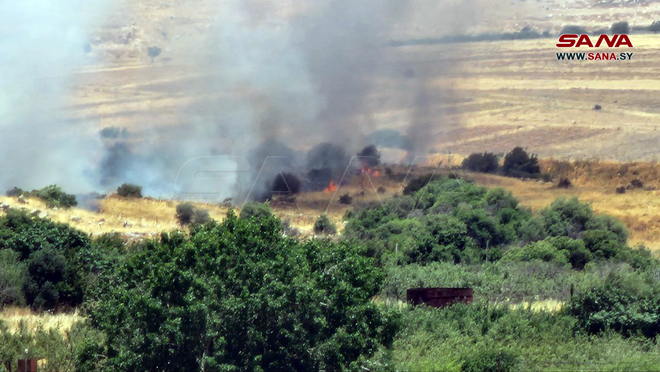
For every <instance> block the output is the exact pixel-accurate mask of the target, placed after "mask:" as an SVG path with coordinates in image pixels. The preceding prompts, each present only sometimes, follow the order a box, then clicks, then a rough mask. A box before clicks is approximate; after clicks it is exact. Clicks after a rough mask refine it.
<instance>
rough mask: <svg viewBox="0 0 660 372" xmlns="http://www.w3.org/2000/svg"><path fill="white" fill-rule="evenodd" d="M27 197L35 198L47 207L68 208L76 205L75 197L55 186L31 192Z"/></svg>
mask: <svg viewBox="0 0 660 372" xmlns="http://www.w3.org/2000/svg"><path fill="white" fill-rule="evenodd" d="M27 196H35V197H37V198H40V199H42V200H44V201H45V202H46V203H47V204H48V206H49V207H51V208H52V207H58V208H70V207H75V206H76V205H78V201H76V196H75V195H73V194H67V193H65V192H64V191H62V189H61V188H60V187H59V186H57V185H50V186H46V187H44V188H43V189H40V190H32V191H31V192H30V193H28V194H27Z"/></svg>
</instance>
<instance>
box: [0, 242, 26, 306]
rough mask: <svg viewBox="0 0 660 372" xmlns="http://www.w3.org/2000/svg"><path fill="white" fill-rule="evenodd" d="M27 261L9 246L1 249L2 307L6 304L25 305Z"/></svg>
mask: <svg viewBox="0 0 660 372" xmlns="http://www.w3.org/2000/svg"><path fill="white" fill-rule="evenodd" d="M25 277H26V268H25V263H24V262H21V261H20V254H19V253H18V252H14V251H13V250H11V249H9V248H4V249H0V308H1V307H2V306H4V305H18V306H21V305H24V304H25V296H24V295H23V286H24V285H25Z"/></svg>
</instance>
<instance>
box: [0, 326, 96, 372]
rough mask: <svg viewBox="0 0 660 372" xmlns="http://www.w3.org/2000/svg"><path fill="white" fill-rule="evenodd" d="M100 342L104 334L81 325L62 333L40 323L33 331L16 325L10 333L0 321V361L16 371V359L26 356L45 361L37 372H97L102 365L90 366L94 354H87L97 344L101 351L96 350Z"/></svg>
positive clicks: (30, 328) (0, 369)
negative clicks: (46, 327)
mask: <svg viewBox="0 0 660 372" xmlns="http://www.w3.org/2000/svg"><path fill="white" fill-rule="evenodd" d="M102 342H103V335H102V334H101V333H100V332H99V331H96V330H94V329H91V328H90V327H89V326H87V325H86V324H84V323H82V322H77V323H74V324H73V325H72V326H71V329H69V330H66V331H65V330H63V329H53V328H51V329H45V328H44V327H43V326H42V325H40V324H38V325H37V326H36V327H35V328H34V329H32V327H28V325H27V323H25V322H21V323H19V326H18V329H16V330H10V329H9V328H8V327H7V325H6V324H5V323H4V322H2V321H0V362H2V363H4V362H7V363H9V365H10V368H11V369H10V370H12V371H18V365H17V364H18V360H19V359H23V358H26V357H27V358H40V359H42V361H46V364H44V365H41V363H40V365H39V371H60V372H72V371H79V372H82V371H100V370H103V365H102V364H101V363H93V361H94V360H95V358H96V355H90V354H89V351H90V350H91V347H92V345H96V349H95V351H96V352H100V351H102V350H101V349H99V348H98V346H100V345H101V344H102ZM25 350H27V354H26V353H25ZM85 350H87V352H85ZM85 353H87V355H86V356H85ZM40 362H41V361H40ZM0 371H3V372H4V371H5V370H4V369H3V364H0Z"/></svg>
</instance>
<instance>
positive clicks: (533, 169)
mask: <svg viewBox="0 0 660 372" xmlns="http://www.w3.org/2000/svg"><path fill="white" fill-rule="evenodd" d="M502 171H503V172H504V174H506V175H508V176H513V177H530V176H533V175H537V174H539V173H541V168H540V167H539V161H538V158H537V157H536V155H532V156H529V155H528V154H527V152H526V151H525V150H523V148H522V147H516V148H514V149H513V150H511V152H510V153H508V154H506V156H505V157H504V164H503V165H502Z"/></svg>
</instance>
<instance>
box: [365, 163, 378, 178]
mask: <svg viewBox="0 0 660 372" xmlns="http://www.w3.org/2000/svg"><path fill="white" fill-rule="evenodd" d="M365 173H366V174H370V175H372V176H374V177H378V176H379V173H378V171H374V170H373V169H371V168H369V167H367V166H365V165H362V174H365Z"/></svg>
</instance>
